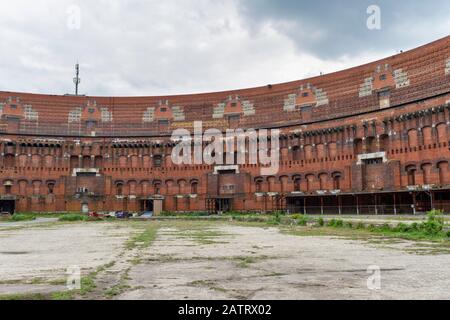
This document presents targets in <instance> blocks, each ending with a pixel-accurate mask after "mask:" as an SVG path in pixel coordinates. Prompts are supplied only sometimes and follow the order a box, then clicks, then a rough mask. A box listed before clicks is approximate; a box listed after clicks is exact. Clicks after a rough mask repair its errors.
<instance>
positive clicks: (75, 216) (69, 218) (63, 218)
mask: <svg viewBox="0 0 450 320" xmlns="http://www.w3.org/2000/svg"><path fill="white" fill-rule="evenodd" d="M88 219H89V217H88V216H86V215H83V214H76V213H73V214H66V215H62V216H61V217H60V218H59V219H58V220H59V221H64V222H73V221H87V220H88Z"/></svg>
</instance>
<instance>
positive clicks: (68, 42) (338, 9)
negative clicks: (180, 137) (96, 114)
mask: <svg viewBox="0 0 450 320" xmlns="http://www.w3.org/2000/svg"><path fill="white" fill-rule="evenodd" d="M373 2H375V3H377V2H378V3H379V4H380V5H381V6H382V10H383V11H382V14H383V16H382V18H383V29H382V30H381V31H373V32H371V31H368V30H367V29H366V28H365V21H366V17H367V16H366V14H365V11H366V8H367V6H368V4H371V3H372V1H366V0H358V1H352V0H347V1H322V0H316V1H314V2H311V1H308V2H303V1H268V0H172V1H160V0H99V1H91V0H34V1H29V0H16V1H14V2H11V1H3V2H1V3H0V46H1V48H0V90H9V91H32V92H40V93H55V94H63V93H67V92H72V91H73V84H72V77H73V65H74V64H75V62H76V61H77V60H79V61H80V63H81V68H82V69H81V77H82V83H81V91H82V92H83V93H87V94H92V95H159V94H176V93H190V92H203V91H215V90H225V89H234V88H240V87H249V86H256V85H265V84H267V83H276V82H283V81H290V80H296V79H300V78H303V77H307V76H312V75H317V74H318V73H319V72H320V71H324V72H330V71H336V70H339V69H343V68H346V67H350V66H354V65H357V64H360V63H364V62H368V61H370V60H372V59H376V58H381V57H383V56H385V55H387V54H391V53H394V52H395V50H398V49H407V48H408V47H414V46H416V45H419V44H424V43H426V42H429V41H431V40H434V39H436V38H439V37H441V36H445V35H446V33H448V29H449V27H450V23H449V22H450V19H449V16H448V15H449V13H450V10H448V9H449V6H450V5H449V4H447V1H435V2H434V5H432V4H430V2H427V3H425V2H423V1H408V3H409V5H408V6H404V2H403V1H395V2H394V1H373ZM71 5H77V6H79V8H80V10H81V28H80V29H79V30H78V29H75V30H71V29H69V28H68V27H67V21H68V12H67V10H68V8H70V6H71ZM436 7H438V8H440V10H435V8H436Z"/></svg>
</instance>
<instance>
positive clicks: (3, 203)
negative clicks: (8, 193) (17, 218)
mask: <svg viewBox="0 0 450 320" xmlns="http://www.w3.org/2000/svg"><path fill="white" fill-rule="evenodd" d="M15 210H16V202H15V201H14V200H0V212H8V213H10V214H14V211H15Z"/></svg>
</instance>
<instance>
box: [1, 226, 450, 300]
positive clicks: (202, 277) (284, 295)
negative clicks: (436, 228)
mask: <svg viewBox="0 0 450 320" xmlns="http://www.w3.org/2000/svg"><path fill="white" fill-rule="evenodd" d="M151 223H155V222H151ZM158 224H159V225H160V227H159V230H158V232H157V236H156V240H155V241H154V242H153V244H152V245H151V246H149V247H142V248H141V247H136V248H134V249H131V250H130V248H125V245H124V244H125V243H126V241H127V239H129V238H130V236H131V235H132V234H136V228H135V226H134V227H131V225H128V224H127V223H126V222H123V223H120V224H119V223H73V224H55V225H52V226H34V227H31V226H30V227H24V228H20V229H17V230H16V229H4V230H0V261H1V263H0V295H4V294H13V293H35V292H53V291H61V290H62V286H61V283H58V284H52V283H51V281H55V280H59V281H60V282H61V280H64V279H65V277H66V269H67V268H68V267H71V266H79V267H80V268H81V269H82V271H83V274H86V273H87V272H89V271H93V270H95V269H96V268H98V267H100V266H104V265H106V264H109V263H111V262H114V265H113V266H110V267H108V268H107V269H106V270H105V271H104V272H103V273H102V274H99V275H98V277H97V278H96V281H97V283H98V288H97V290H96V291H95V292H93V293H92V294H90V295H89V296H87V297H84V298H88V299H104V298H106V297H107V298H116V299H125V300H126V299H450V289H449V288H450V255H449V254H445V253H439V252H433V254H427V253H425V254H424V253H423V252H422V253H421V254H417V252H419V251H420V249H423V246H424V244H423V243H416V242H410V241H402V240H395V241H393V240H388V241H379V240H380V239H378V238H376V239H375V241H372V242H370V241H366V240H349V239H344V238H338V237H328V236H327V237H324V236H308V237H302V236H294V235H289V234H285V233H282V232H280V230H279V229H278V228H266V227H250V226H245V225H244V226H242V225H238V224H227V223H211V222H209V223H202V222H189V223H188V224H187V225H186V224H183V222H158ZM372 240H374V239H372ZM428 245H429V244H428ZM415 249H417V250H418V251H417V252H415V251H414V250H415ZM370 266H378V267H379V268H380V269H381V289H380V290H370V289H368V286H367V281H368V278H369V277H370V275H371V274H369V273H368V271H367V270H368V268H369V267H370ZM36 279H40V281H39V283H37V282H36V281H35V280H36ZM43 279H44V280H45V281H43ZM33 282H36V283H34V284H33ZM118 284H120V289H118V290H117V292H115V293H114V295H109V296H106V295H105V294H104V291H103V290H106V289H107V288H111V287H112V286H117V285H118ZM118 288H119V287H118Z"/></svg>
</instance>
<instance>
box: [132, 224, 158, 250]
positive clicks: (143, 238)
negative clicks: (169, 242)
mask: <svg viewBox="0 0 450 320" xmlns="http://www.w3.org/2000/svg"><path fill="white" fill-rule="evenodd" d="M157 231H158V225H157V224H156V223H151V224H149V225H148V226H147V227H145V228H144V231H142V232H140V233H138V234H137V235H135V236H133V237H132V238H131V239H130V240H128V242H127V244H126V248H127V249H128V250H131V249H134V248H146V247H148V246H150V245H151V244H152V242H153V241H154V240H155V238H156V232H157Z"/></svg>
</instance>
